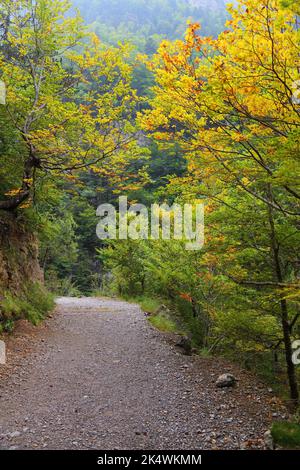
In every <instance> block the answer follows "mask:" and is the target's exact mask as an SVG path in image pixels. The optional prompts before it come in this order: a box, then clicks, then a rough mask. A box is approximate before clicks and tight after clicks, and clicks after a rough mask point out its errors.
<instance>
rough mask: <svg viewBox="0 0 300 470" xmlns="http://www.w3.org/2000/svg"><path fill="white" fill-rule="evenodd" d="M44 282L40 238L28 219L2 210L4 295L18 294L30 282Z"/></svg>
mask: <svg viewBox="0 0 300 470" xmlns="http://www.w3.org/2000/svg"><path fill="white" fill-rule="evenodd" d="M37 281H40V282H42V281H43V272H42V270H41V268H40V266H39V260H38V241H37V238H36V236H35V234H33V233H32V232H30V231H29V230H28V229H27V227H26V224H25V221H24V220H22V219H20V218H19V217H17V216H16V215H14V214H10V213H6V212H4V211H0V297H1V294H2V293H3V292H5V291H10V292H12V293H18V292H21V291H22V287H23V286H24V283H26V282H37Z"/></svg>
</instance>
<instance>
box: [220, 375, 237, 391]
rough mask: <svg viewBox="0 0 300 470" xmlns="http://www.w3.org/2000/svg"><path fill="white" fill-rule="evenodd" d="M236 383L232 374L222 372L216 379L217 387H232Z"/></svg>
mask: <svg viewBox="0 0 300 470" xmlns="http://www.w3.org/2000/svg"><path fill="white" fill-rule="evenodd" d="M235 383H236V378H235V377H234V376H233V375H232V374H227V373H226V374H222V375H220V376H219V377H218V379H217V381H216V386H217V387H219V388H223V387H233V385H234V384H235Z"/></svg>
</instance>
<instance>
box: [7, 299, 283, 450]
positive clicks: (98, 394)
mask: <svg viewBox="0 0 300 470" xmlns="http://www.w3.org/2000/svg"><path fill="white" fill-rule="evenodd" d="M57 303H58V307H57V310H56V312H55V313H54V314H53V316H52V317H51V318H49V319H47V320H46V322H44V323H43V325H41V326H39V327H37V328H33V327H29V326H28V325H27V326H26V325H25V326H24V325H23V327H22V328H21V331H20V332H18V331H17V332H16V334H15V336H14V338H13V339H11V340H10V341H9V343H8V351H9V354H8V365H7V366H5V367H4V366H0V367H1V369H0V375H1V385H0V448H2V449H107V450H111V449H122V450H125V449H145V450H146V449H168V450H169V449H239V448H263V445H264V444H263V435H264V432H265V431H266V430H267V429H268V426H269V423H270V420H271V419H272V418H274V417H275V416H279V414H280V413H283V411H282V409H281V411H278V406H279V405H278V403H277V400H276V399H275V398H274V397H272V394H271V393H270V391H268V390H267V388H266V387H265V386H263V385H262V384H261V383H259V382H258V381H257V379H255V378H254V377H253V376H251V375H250V374H248V373H246V372H244V371H241V370H240V369H239V368H238V367H237V366H235V365H232V364H228V363H226V362H225V361H222V360H220V359H212V358H201V357H198V356H184V355H182V354H181V353H180V351H179V349H178V348H177V347H176V346H175V344H174V342H173V343H172V340H171V339H170V338H171V337H170V336H168V335H164V334H162V333H160V332H158V331H156V330H154V329H153V328H152V327H151V325H150V324H149V322H148V321H147V319H146V318H145V316H144V315H143V313H142V312H141V310H140V309H139V307H138V306H136V305H133V304H128V303H126V302H121V301H117V300H110V299H96V298H82V299H73V298H60V299H58V301H57ZM26 328H27V329H26ZM224 372H230V373H233V374H234V375H235V377H236V378H237V379H238V382H237V385H236V386H235V387H233V388H228V389H219V388H217V387H216V386H215V382H216V379H217V378H218V376H219V375H220V374H222V373H224ZM280 416H281V415H280Z"/></svg>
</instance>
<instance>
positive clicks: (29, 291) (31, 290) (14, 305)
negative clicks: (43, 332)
mask: <svg viewBox="0 0 300 470" xmlns="http://www.w3.org/2000/svg"><path fill="white" fill-rule="evenodd" d="M53 308H54V299H53V296H52V295H51V294H49V292H47V291H46V289H45V288H44V287H43V286H42V285H41V284H39V283H31V284H26V285H25V286H24V289H23V292H22V293H19V294H18V295H16V294H12V293H11V292H8V291H7V292H4V293H3V295H2V300H0V325H1V330H2V331H12V329H13V324H14V321H15V320H19V319H21V318H25V319H27V320H29V321H30V322H31V323H33V324H34V325H37V324H38V323H39V322H40V321H41V320H43V319H44V318H45V316H46V315H47V314H48V313H49V312H51V311H52V310H53Z"/></svg>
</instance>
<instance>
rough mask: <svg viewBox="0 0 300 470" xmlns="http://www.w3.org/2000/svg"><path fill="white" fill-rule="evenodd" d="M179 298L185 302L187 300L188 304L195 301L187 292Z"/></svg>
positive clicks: (182, 293)
mask: <svg viewBox="0 0 300 470" xmlns="http://www.w3.org/2000/svg"><path fill="white" fill-rule="evenodd" d="M179 297H180V298H181V299H183V300H186V301H187V302H190V303H192V301H193V299H192V297H191V296H190V294H188V293H187V292H181V293H180V294H179Z"/></svg>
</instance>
